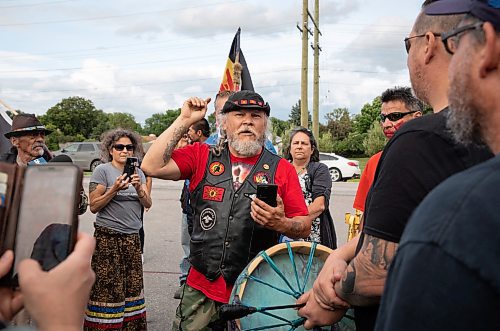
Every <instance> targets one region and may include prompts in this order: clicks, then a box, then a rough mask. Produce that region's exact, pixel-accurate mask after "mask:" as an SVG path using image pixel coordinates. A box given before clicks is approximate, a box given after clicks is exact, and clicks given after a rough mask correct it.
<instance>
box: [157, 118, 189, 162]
mask: <svg viewBox="0 0 500 331" xmlns="http://www.w3.org/2000/svg"><path fill="white" fill-rule="evenodd" d="M187 129H188V128H186V127H185V126H180V127H179V128H176V129H175V130H174V136H173V137H172V140H170V141H169V142H168V144H167V148H165V152H164V153H163V161H165V163H167V162H168V161H169V160H170V156H171V155H172V152H173V151H174V149H175V146H177V143H178V142H179V140H181V137H182V135H183V134H184V133H186V131H187Z"/></svg>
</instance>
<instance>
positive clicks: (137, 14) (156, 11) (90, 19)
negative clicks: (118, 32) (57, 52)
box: [0, 0, 245, 27]
mask: <svg viewBox="0 0 500 331" xmlns="http://www.w3.org/2000/svg"><path fill="white" fill-rule="evenodd" d="M242 1H245V0H233V1H222V2H216V3H208V4H203V5H198V6H191V7H182V8H174V9H162V10H155V11H146V12H138V13H128V14H120V15H109V16H101V17H87V18H75V19H66V20H54V21H39V22H27V23H10V24H0V27H8V26H28V25H46V24H61V23H72V22H84V21H98V20H108V19H113V18H122V17H130V16H143V15H152V14H159V13H168V12H176V11H182V10H188V9H194V8H203V7H210V6H214V5H220V4H228V3H236V2H242Z"/></svg>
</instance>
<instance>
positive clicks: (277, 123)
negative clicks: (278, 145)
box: [271, 117, 290, 143]
mask: <svg viewBox="0 0 500 331" xmlns="http://www.w3.org/2000/svg"><path fill="white" fill-rule="evenodd" d="M271 126H272V128H271V132H272V134H273V143H275V142H276V137H280V138H281V139H282V140H283V136H284V134H285V131H286V130H288V129H290V122H289V121H283V120H280V119H278V118H276V117H271Z"/></svg>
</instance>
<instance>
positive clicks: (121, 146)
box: [113, 144, 134, 152]
mask: <svg viewBox="0 0 500 331" xmlns="http://www.w3.org/2000/svg"><path fill="white" fill-rule="evenodd" d="M113 148H114V149H116V150H117V151H119V152H121V151H123V149H124V148H126V149H127V151H133V150H134V145H132V144H129V145H124V144H116V145H114V146H113Z"/></svg>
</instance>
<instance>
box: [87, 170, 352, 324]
mask: <svg viewBox="0 0 500 331" xmlns="http://www.w3.org/2000/svg"><path fill="white" fill-rule="evenodd" d="M89 179H90V177H85V178H84V187H85V190H86V191H87V192H88V183H89ZM357 186H358V183H343V182H340V183H334V184H333V188H332V195H331V200H330V212H331V213H332V216H333V218H334V221H335V229H336V231H337V240H338V242H339V244H342V243H345V241H346V237H347V225H346V224H345V223H344V213H345V212H352V202H353V200H354V195H355V193H356V189H357ZM181 188H182V182H173V181H163V180H157V179H154V180H153V191H152V198H153V207H152V208H151V210H149V211H148V212H147V213H146V214H145V219H144V223H145V232H146V240H145V241H146V244H145V253H144V283H145V284H144V287H145V296H146V306H147V308H146V309H147V316H148V318H147V319H148V328H149V330H152V331H157V330H158V331H159V330H166V329H170V327H171V322H172V320H173V318H174V316H175V308H176V307H177V304H178V303H179V301H178V300H175V299H174V298H173V295H174V292H175V290H176V289H177V287H178V279H179V260H180V258H181V256H182V249H181V246H180V228H181V227H180V220H181V210H180V203H179V196H180V192H181ZM94 220H95V215H93V214H92V213H90V211H87V212H86V213H85V214H83V215H82V216H80V230H82V231H85V232H88V233H93V222H94Z"/></svg>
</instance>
